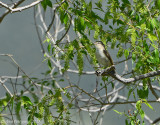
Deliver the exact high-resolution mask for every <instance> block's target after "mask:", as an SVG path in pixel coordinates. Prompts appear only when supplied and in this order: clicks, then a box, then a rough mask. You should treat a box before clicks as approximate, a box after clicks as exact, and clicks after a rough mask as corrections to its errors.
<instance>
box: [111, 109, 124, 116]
mask: <svg viewBox="0 0 160 125" xmlns="http://www.w3.org/2000/svg"><path fill="white" fill-rule="evenodd" d="M113 111H115V112H116V113H118V114H120V115H123V114H124V113H123V112H119V111H117V110H113Z"/></svg>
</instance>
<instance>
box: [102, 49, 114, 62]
mask: <svg viewBox="0 0 160 125" xmlns="http://www.w3.org/2000/svg"><path fill="white" fill-rule="evenodd" d="M103 52H104V54H105V55H106V56H107V57H108V59H109V60H110V62H111V65H113V60H112V58H111V56H110V54H109V52H108V51H107V50H103Z"/></svg>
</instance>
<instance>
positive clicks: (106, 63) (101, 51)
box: [94, 41, 115, 73]
mask: <svg viewBox="0 0 160 125" xmlns="http://www.w3.org/2000/svg"><path fill="white" fill-rule="evenodd" d="M94 44H95V47H96V58H97V60H98V63H99V64H100V65H102V66H103V67H104V68H107V67H110V66H112V65H113V60H112V58H111V56H110V54H109V53H108V51H107V50H106V49H105V45H104V44H103V43H102V41H96V42H95V43H94ZM113 71H114V73H115V69H114V70H113Z"/></svg>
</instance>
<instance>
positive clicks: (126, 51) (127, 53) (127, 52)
mask: <svg viewBox="0 0 160 125" xmlns="http://www.w3.org/2000/svg"><path fill="white" fill-rule="evenodd" d="M124 56H125V57H126V59H127V58H128V56H129V51H128V50H127V49H126V50H124Z"/></svg>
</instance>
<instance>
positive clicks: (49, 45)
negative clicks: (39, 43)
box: [47, 43, 51, 52]
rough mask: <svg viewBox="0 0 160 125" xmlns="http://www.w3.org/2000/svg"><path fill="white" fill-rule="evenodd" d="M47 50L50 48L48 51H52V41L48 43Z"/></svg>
mask: <svg viewBox="0 0 160 125" xmlns="http://www.w3.org/2000/svg"><path fill="white" fill-rule="evenodd" d="M47 50H48V52H50V50H51V43H49V44H48V47H47Z"/></svg>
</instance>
